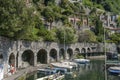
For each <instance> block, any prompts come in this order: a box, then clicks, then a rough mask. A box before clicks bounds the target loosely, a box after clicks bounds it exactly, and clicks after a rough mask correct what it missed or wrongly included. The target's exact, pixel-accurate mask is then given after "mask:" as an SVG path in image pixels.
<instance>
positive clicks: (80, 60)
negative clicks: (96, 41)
mask: <svg viewBox="0 0 120 80" xmlns="http://www.w3.org/2000/svg"><path fill="white" fill-rule="evenodd" d="M73 61H74V62H76V63H79V64H86V63H89V62H90V60H89V59H74V60H73Z"/></svg>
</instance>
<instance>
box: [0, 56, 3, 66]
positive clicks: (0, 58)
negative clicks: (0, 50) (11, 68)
mask: <svg viewBox="0 0 120 80" xmlns="http://www.w3.org/2000/svg"><path fill="white" fill-rule="evenodd" d="M3 61H4V60H3V54H0V64H3Z"/></svg>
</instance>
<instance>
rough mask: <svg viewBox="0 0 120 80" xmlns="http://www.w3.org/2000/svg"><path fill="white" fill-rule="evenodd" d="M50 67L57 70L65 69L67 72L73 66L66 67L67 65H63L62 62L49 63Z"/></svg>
mask: <svg viewBox="0 0 120 80" xmlns="http://www.w3.org/2000/svg"><path fill="white" fill-rule="evenodd" d="M51 65H52V66H53V67H57V68H65V69H69V70H71V69H73V66H71V65H68V64H64V63H62V62H58V63H51Z"/></svg>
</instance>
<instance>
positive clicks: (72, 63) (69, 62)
mask: <svg viewBox="0 0 120 80" xmlns="http://www.w3.org/2000/svg"><path fill="white" fill-rule="evenodd" d="M61 63H62V64H64V65H68V66H73V67H75V68H76V67H78V64H77V63H75V62H71V61H64V62H61Z"/></svg>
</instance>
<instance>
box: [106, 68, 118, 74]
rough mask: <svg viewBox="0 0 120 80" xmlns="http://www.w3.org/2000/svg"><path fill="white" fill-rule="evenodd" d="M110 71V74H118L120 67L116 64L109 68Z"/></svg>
mask: <svg viewBox="0 0 120 80" xmlns="http://www.w3.org/2000/svg"><path fill="white" fill-rule="evenodd" d="M108 72H109V73H110V74H113V75H114V74H116V75H119V74H120V67H117V66H114V67H109V68H108Z"/></svg>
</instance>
